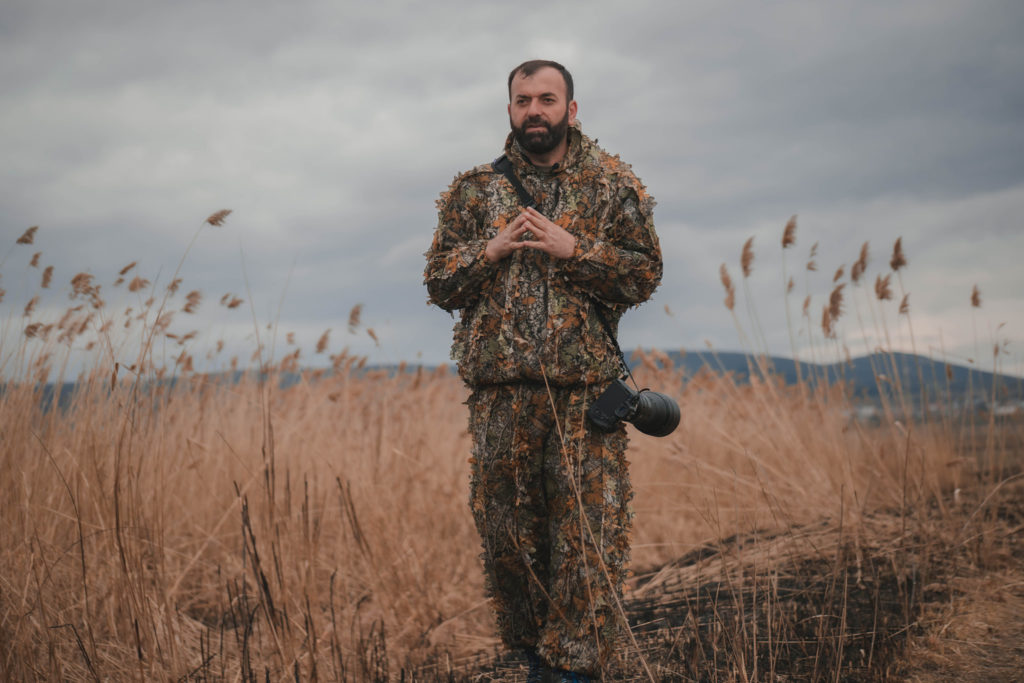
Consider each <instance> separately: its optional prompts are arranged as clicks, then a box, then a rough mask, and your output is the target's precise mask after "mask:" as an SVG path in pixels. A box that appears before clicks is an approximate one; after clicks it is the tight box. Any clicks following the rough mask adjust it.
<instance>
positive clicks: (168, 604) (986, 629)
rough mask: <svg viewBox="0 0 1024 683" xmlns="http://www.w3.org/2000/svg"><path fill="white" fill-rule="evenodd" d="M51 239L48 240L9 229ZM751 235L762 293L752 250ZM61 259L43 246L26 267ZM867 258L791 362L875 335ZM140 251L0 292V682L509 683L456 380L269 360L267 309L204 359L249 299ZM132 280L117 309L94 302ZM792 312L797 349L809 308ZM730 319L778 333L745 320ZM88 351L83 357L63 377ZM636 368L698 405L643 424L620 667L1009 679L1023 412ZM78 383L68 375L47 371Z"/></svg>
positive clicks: (790, 676) (731, 297)
mask: <svg viewBox="0 0 1024 683" xmlns="http://www.w3.org/2000/svg"><path fill="white" fill-rule="evenodd" d="M227 217H228V212H217V213H215V214H213V215H212V216H211V217H210V218H209V219H207V221H206V222H205V224H204V225H207V226H209V227H207V228H204V229H210V228H213V227H216V228H218V229H222V228H224V226H225V220H226V219H227ZM795 229H796V228H795V222H791V224H790V225H787V228H786V232H785V233H784V239H783V248H784V249H789V248H791V247H792V246H793V245H794V244H795V240H796V237H795ZM198 234H199V233H197V236H198ZM44 236H45V231H42V232H40V233H39V234H37V233H36V230H35V229H31V230H30V231H28V232H26V233H25V235H23V236H22V237H21V238H19V240H18V244H20V245H25V244H33V242H34V241H35V240H37V239H41V238H43V237H44ZM194 241H195V239H193V242H194ZM20 248H21V247H20V246H16V247H12V249H20ZM20 253H21V252H19V251H11V252H9V255H10V254H15V255H20ZM742 255H743V256H742V257H743V262H742V271H743V277H744V288H746V280H747V277H748V276H749V275H750V273H751V271H752V267H753V258H754V256H753V251H752V245H751V244H750V243H748V245H747V246H745V247H744V250H743V252H742ZM898 255H899V256H900V259H897V258H896V254H894V256H893V259H892V263H893V264H895V263H899V268H902V267H904V266H905V263H906V257H905V256H904V255H903V252H902V247H901V246H899V245H898ZM44 259H45V252H37V253H35V254H34V255H32V257H31V260H29V258H28V255H27V254H26V258H25V263H27V264H28V265H26V266H24V267H25V268H26V269H38V268H40V267H41V266H42V265H43V261H44ZM183 261H184V259H183ZM4 263H5V265H3V268H4V269H8V268H9V266H8V265H6V263H7V259H6V258H5V262H4ZM812 265H813V268H812V267H811V266H812ZM892 267H893V268H896V266H895V265H892ZM816 269H817V264H816V263H814V253H813V249H812V253H811V260H810V261H809V262H808V265H807V270H808V271H809V272H813V271H814V270H816ZM867 269H868V265H867V247H866V246H865V248H864V249H862V251H861V257H860V259H859V260H858V261H857V264H856V267H855V268H854V269H853V270H852V272H855V273H856V279H851V280H850V281H849V283H848V284H847V286H848V289H846V290H840V289H838V285H839V284H841V283H839V282H838V280H839V279H841V278H842V277H843V276H842V274H841V273H840V272H838V271H837V273H836V276H835V277H834V278H833V279H832V282H829V283H828V287H827V288H828V290H829V292H830V293H827V294H826V295H823V299H824V300H825V301H827V303H825V304H824V308H823V310H824V311H827V313H828V325H827V326H825V325H822V326H821V332H820V334H819V335H818V336H816V337H815V341H814V343H812V344H808V345H802V344H801V345H799V347H800V349H801V353H804V354H805V355H813V357H814V358H821V357H824V356H825V354H826V353H830V352H838V351H836V349H834V348H833V347H834V346H835V345H836V344H838V340H841V339H842V334H843V332H842V329H843V328H842V319H843V316H845V315H849V314H850V313H851V312H854V313H856V314H857V315H858V318H860V317H861V316H863V317H864V318H868V319H874V320H876V321H878V323H877V325H878V330H879V332H878V335H877V336H878V337H879V338H880V339H883V340H884V339H886V338H887V336H888V327H887V324H886V322H885V321H886V317H885V316H886V313H885V311H886V309H884V308H882V306H883V305H887V304H883V302H887V301H893V300H894V297H893V293H892V291H891V286H892V285H891V282H892V281H891V279H890V278H891V275H893V274H895V275H896V276H897V282H898V275H899V272H898V270H896V271H893V272H889V273H887V274H886V275H885V276H884V277H883V276H882V275H879V276H878V279H876V291H875V296H874V298H871V294H870V293H869V292H865V291H863V290H862V289H861V287H860V286H859V282H858V281H859V279H860V277H861V276H862V275H864V273H865V271H866V270H867ZM137 270H138V268H137V266H136V264H135V263H132V264H130V265H128V266H125V267H124V268H123V269H121V271H120V272H119V273H112V274H111V278H112V279H113V284H109V285H108V284H107V283H106V282H105V281H104V280H103V278H102V277H101V276H98V275H95V274H92V273H89V272H82V273H79V274H77V275H75V276H73V277H72V278H70V284H69V285H68V287H67V288H66V289H65V290H64V291H60V290H59V287H58V286H56V285H57V284H58V283H59V282H61V279H60V278H61V277H67V276H66V275H64V276H62V275H61V274H60V273H54V272H53V271H52V270H49V269H47V270H45V271H44V275H43V276H42V277H43V279H42V280H41V282H42V283H44V286H43V288H44V289H46V292H38V293H36V292H32V293H30V294H31V296H29V297H27V300H28V302H29V304H30V305H29V306H24V304H23V303H21V304H19V303H16V302H13V301H10V300H4V306H5V309H4V310H5V313H4V316H5V317H4V319H3V320H4V322H3V328H2V330H0V332H2V334H0V377H2V382H3V389H2V393H0V522H2V523H3V528H4V533H3V540H2V542H0V642H2V643H3V648H0V677H2V678H4V679H5V680H39V679H45V680H138V681H143V680H153V679H163V680H181V681H185V680H196V681H199V680H203V681H219V680H246V681H250V680H253V681H255V680H282V679H289V680H314V679H315V680H349V681H362V680H422V681H429V680H499V679H500V680H521V679H522V674H523V669H522V666H521V662H520V661H519V660H518V659H516V658H515V657H514V656H511V655H508V654H505V653H499V652H498V651H497V650H498V644H497V642H496V640H495V638H494V632H493V628H492V623H491V617H490V614H489V612H488V609H487V605H486V601H485V599H484V597H483V586H482V576H481V571H480V567H479V561H478V559H477V553H478V545H479V541H478V538H477V536H476V532H475V530H474V529H473V525H472V520H471V517H470V515H469V511H468V509H467V506H466V499H467V492H466V481H467V477H468V466H467V464H466V458H467V455H468V437H467V436H466V434H465V415H464V406H463V405H462V401H463V399H464V396H465V392H464V389H463V388H462V387H461V385H460V383H459V381H458V380H457V379H456V378H454V377H453V376H452V375H451V374H450V373H449V372H447V371H446V370H444V369H440V370H428V369H424V368H416V367H406V368H400V369H398V370H397V371H382V370H368V369H367V368H365V367H364V364H365V361H364V359H361V358H357V357H353V356H351V355H350V354H348V353H346V352H345V351H344V350H339V351H337V352H334V353H331V346H332V344H336V343H338V342H337V341H336V340H335V339H334V338H333V337H331V336H330V335H328V333H327V332H325V333H323V335H321V336H320V337H319V339H318V340H317V342H316V344H315V351H314V352H313V354H311V357H312V356H313V355H314V354H321V353H322V354H326V355H327V356H328V357H329V358H330V361H329V362H330V365H329V366H328V367H324V368H322V369H319V370H303V369H302V367H303V366H302V363H301V362H300V357H301V356H300V351H299V349H298V348H297V347H296V348H294V349H293V348H291V345H290V344H285V346H286V350H285V351H283V352H279V353H278V354H277V356H276V358H275V357H273V356H272V355H271V352H270V349H271V348H273V343H272V340H270V339H267V337H268V336H271V337H272V336H273V335H274V334H276V333H280V335H281V336H282V337H283V338H285V339H288V340H289V341H291V340H290V339H289V337H288V333H287V332H285V331H283V330H281V331H278V330H273V329H272V330H269V331H268V330H265V329H264V328H263V327H262V326H257V329H256V334H255V335H254V337H255V339H256V341H255V342H254V346H255V348H254V349H253V350H252V357H251V360H249V361H245V360H242V361H239V359H238V357H237V356H236V357H235V358H232V359H230V360H227V359H224V360H221V359H220V355H219V354H220V353H222V351H223V350H224V345H223V344H222V343H219V342H214V341H211V340H208V339H207V340H205V341H206V342H207V343H209V344H210V345H211V348H210V349H209V350H208V351H207V352H206V353H205V354H204V353H202V352H201V351H200V350H199V348H200V347H199V346H198V344H199V342H200V341H201V340H203V334H202V332H201V331H195V330H193V329H191V328H192V327H193V326H192V325H189V324H187V323H188V321H189V320H190V316H194V315H196V314H197V312H199V311H202V310H203V308H204V307H210V306H221V307H223V309H224V311H223V314H224V315H234V314H236V313H237V314H239V315H243V314H244V307H242V303H243V300H242V298H240V297H238V296H236V295H234V294H230V293H229V294H225V295H223V296H221V297H219V304H218V303H217V301H218V296H217V295H210V296H205V295H204V294H203V293H201V292H200V291H198V290H192V291H189V292H187V293H185V292H186V290H185V288H183V287H182V285H183V282H182V278H181V277H179V275H180V272H176V273H175V274H174V275H173V276H172V278H171V280H170V283H169V284H168V285H166V286H162V285H157V284H155V283H154V282H153V281H150V280H149V279H147V278H146V277H145V274H143V273H138V272H137ZM131 271H136V272H131ZM179 271H180V267H179ZM129 275H130V278H131V279H130V280H127V281H126V276H129ZM721 275H722V279H723V282H724V283H726V292H727V297H728V304H729V308H730V310H733V312H734V313H735V309H734V305H735V300H736V296H737V295H736V291H735V287H734V285H733V283H732V282H731V280H728V272H727V270H726V269H725V268H724V267H723V269H722V271H721ZM851 277H853V276H852V275H851ZM783 280H784V282H790V281H791V280H790V279H789V278H788V277H787V276H786V275H785V273H784V274H783ZM65 281H67V280H65ZM51 283H52V284H51ZM878 283H882V286H880V287H878V286H877V285H878ZM900 286H901V285H900ZM790 289H791V288H790V287H789V286H788V285H787V290H786V291H787V294H788V293H789V291H790ZM835 292H840V294H841V295H836V294H835ZM121 295H127V296H128V297H129V298H128V299H127V300H128V301H130V302H131V303H130V305H129V304H128V303H125V304H124V305H122V304H121V303H118V304H114V303H108V301H114V300H116V298H117V297H118V296H121ZM883 295H884V296H883ZM59 296H70V297H71V301H70V305H67V304H61V305H60V306H58V305H57V304H56V297H59ZM37 297H38V298H37ZM807 297H808V298H806V299H805V302H809V301H810V295H809V294H808V295H807ZM844 297H845V298H844ZM903 299H904V302H903V303H905V302H906V294H905V293H904V294H903ZM978 301H979V305H980V298H978ZM238 308H241V310H238V311H236V313H229V311H234V310H235V309H238ZM900 308H901V309H904V308H905V306H901V307H900ZM804 311H805V316H804V325H805V327H804V331H802V332H793V334H794V339H796V338H797V337H798V336H799V335H807V336H808V337H809V336H810V334H811V328H812V327H816V326H817V323H815V325H814V326H812V325H811V313H810V305H809V304H807V303H805V305H804ZM890 314H891V312H890ZM361 315H362V309H361V307H356V308H354V309H353V310H352V313H351V315H350V316H349V320H348V321H347V324H348V328H349V332H350V333H355V332H357V331H359V329H360V328H361V325H362V322H361ZM895 315H896V316H903V318H902V319H908V318H909V309H906V310H902V311H900V312H897V313H895ZM787 316H788V310H787ZM737 325H739V320H738V319H737ZM739 329H740V334H741V337H743V338H745V339H747V340H748V341H750V340H756V339H759V338H761V337H762V336H763V335H762V334H761V333H760V332H759V331H758V330H757V329H756V323H755V326H754V328H753V329H751V330H749V331H748V330H746V329H744V328H743V327H740V328H739ZM790 329H793V328H792V326H791V328H790ZM365 332H366V333H367V334H371V330H369V329H366V330H365ZM371 336H373V337H374V338H375V339H376V336H375V335H372V334H371ZM752 345H753V346H755V347H756V343H755V344H752ZM797 346H798V345H797V344H796V343H794V349H796V348H797ZM836 348H838V347H836ZM829 349H832V351H829ZM84 352H89V353H91V354H92V355H91V356H90V359H91V360H90V362H89V363H88V364H87V365H86V366H85V367H84V369H83V370H82V372H81V373H80V374H76V375H75V376H73V377H67V376H66V374H67V368H68V367H69V365H68V363H69V359H70V358H71V357H72V354H81V353H84ZM996 352H997V354H998V345H997V346H996ZM794 355H797V354H796V351H795V352H794ZM754 358H755V359H756V354H755V356H754ZM639 361H640V367H638V369H637V371H636V372H637V375H638V379H639V380H640V381H641V383H642V384H643V385H645V386H650V387H652V388H655V389H658V390H662V391H668V392H670V393H672V394H673V395H675V396H678V398H679V400H680V405H681V408H682V415H683V422H682V424H681V427H680V429H679V430H678V431H677V432H676V433H674V434H673V435H672V436H670V437H667V438H664V439H655V438H652V437H645V436H643V435H640V434H636V433H634V434H633V437H632V438H633V444H632V447H631V450H630V453H629V457H630V460H631V461H632V468H631V476H632V478H633V483H634V486H635V489H636V498H635V500H634V507H635V511H636V521H635V534H634V553H633V560H634V561H633V566H634V567H635V571H636V576H635V578H634V580H633V581H632V582H631V585H630V590H629V593H628V595H627V604H626V606H625V614H624V617H625V618H626V619H627V620H628V622H629V623H630V624H631V628H632V633H633V635H634V636H635V638H636V646H635V647H634V646H633V645H632V644H630V643H626V642H624V643H623V646H622V648H621V656H620V658H619V660H618V661H616V662H615V663H614V667H613V669H612V670H611V671H609V672H607V676H606V678H607V679H609V680H650V678H652V677H653V678H655V679H656V680H665V681H674V680H679V681H689V680H700V681H753V680H764V681H786V680H832V681H834V680H851V681H852V680H884V679H894V678H895V679H898V678H900V677H903V678H907V679H909V680H921V681H925V680H941V679H942V676H943V675H946V673H948V672H954V673H955V672H968V673H969V674H970V675H968V676H967V677H968V678H969V677H970V676H973V675H975V673H976V674H977V676H979V677H981V678H989V677H990V676H994V677H995V679H998V676H999V675H1001V674H1000V672H1008V671H1011V670H1012V668H1011V667H1012V666H1014V665H1018V669H1019V664H1020V651H1019V645H1018V644H1017V643H1019V642H1020V640H1019V638H1017V634H1019V632H1020V628H1021V625H1020V621H1019V617H1018V618H1015V617H1014V615H1015V614H1017V615H1019V613H1020V612H1019V611H1017V610H1016V608H1017V607H1018V606H1019V605H1020V602H1021V599H1022V597H1021V595H1022V594H1021V585H1022V584H1021V578H1020V566H1021V554H1020V553H1021V542H1020V531H1021V524H1022V521H1021V514H1022V507H1024V506H1022V499H1021V488H1020V479H1019V474H1018V472H1019V471H1020V469H1019V468H1020V443H1021V424H1020V423H1019V422H1017V421H1015V420H1014V419H1012V418H997V417H996V416H994V415H992V414H985V413H974V412H970V413H968V412H963V411H961V412H956V411H952V410H951V411H949V412H948V413H942V414H941V416H940V417H938V418H930V419H923V420H921V421H918V422H907V421H900V420H899V419H897V418H896V415H897V414H906V411H902V413H901V408H902V406H900V405H899V404H900V402H901V401H904V400H909V398H908V397H905V396H903V395H902V394H900V393H899V392H896V393H895V394H891V395H894V396H895V399H893V400H892V401H891V402H889V403H887V404H885V405H883V406H882V410H883V420H882V424H880V425H874V426H869V425H865V424H862V423H859V422H857V421H856V420H855V419H853V418H852V417H851V413H852V411H851V405H850V399H849V397H848V396H847V394H846V392H845V391H844V388H843V387H841V386H834V387H831V388H827V389H826V388H821V387H817V388H815V387H813V386H812V385H811V384H810V383H807V382H802V383H800V384H798V385H796V386H783V385H782V384H781V383H780V382H778V381H777V380H776V379H775V378H773V377H772V376H771V375H770V373H768V372H767V371H766V370H767V368H759V367H757V363H758V361H756V360H753V361H752V363H753V365H754V367H753V370H754V372H753V373H752V375H753V378H754V379H753V380H752V381H750V382H748V383H743V384H741V383H738V382H736V381H734V380H733V378H731V377H729V376H723V375H721V374H717V373H712V372H707V373H702V374H699V375H698V376H696V377H684V376H683V375H682V374H681V371H679V370H678V369H676V368H673V367H671V366H670V365H668V364H667V363H666V359H665V357H664V355H663V354H659V353H655V352H651V353H648V354H644V355H642V356H641V357H640V358H639ZM197 368H200V369H203V371H202V372H199V371H197ZM209 370H219V371H220V372H219V373H218V372H211V371H209ZM884 371H885V368H880V369H879V373H880V374H883V373H884ZM64 381H73V382H74V390H73V393H68V394H62V393H60V392H59V391H58V392H56V393H54V392H53V391H52V389H49V388H48V386H52V385H53V384H54V383H56V384H57V386H60V385H61V383H63V382H64ZM990 627H991V628H990ZM998 648H1001V649H999V652H1001V653H1002V654H1000V655H991V654H989V655H988V656H985V657H981V654H982V653H984V652H991V651H993V649H998ZM971 667H973V668H971ZM984 667H987V668H984ZM647 672H650V674H648V673H647ZM971 672H975V673H971ZM983 674H984V675H983ZM950 675H952V674H950ZM929 676H931V678H929ZM1007 680H1011V679H1007Z"/></svg>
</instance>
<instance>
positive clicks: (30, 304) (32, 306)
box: [24, 296, 39, 318]
mask: <svg viewBox="0 0 1024 683" xmlns="http://www.w3.org/2000/svg"><path fill="white" fill-rule="evenodd" d="M38 303H39V297H38V296H34V297H32V298H31V299H29V302H28V303H27V304H25V313H24V315H25V317H26V318H27V317H28V316H30V315H32V311H34V310H35V308H36V304H38Z"/></svg>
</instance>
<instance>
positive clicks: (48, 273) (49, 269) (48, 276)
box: [40, 266, 53, 289]
mask: <svg viewBox="0 0 1024 683" xmlns="http://www.w3.org/2000/svg"><path fill="white" fill-rule="evenodd" d="M51 281H53V266H46V269H45V270H43V281H42V283H41V284H40V286H41V287H42V288H43V289H48V288H49V286H50V282H51Z"/></svg>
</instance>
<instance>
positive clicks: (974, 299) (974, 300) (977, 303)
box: [971, 285, 981, 308]
mask: <svg viewBox="0 0 1024 683" xmlns="http://www.w3.org/2000/svg"><path fill="white" fill-rule="evenodd" d="M971 306H973V307H974V308H981V292H980V291H979V290H978V285H974V288H973V289H972V290H971Z"/></svg>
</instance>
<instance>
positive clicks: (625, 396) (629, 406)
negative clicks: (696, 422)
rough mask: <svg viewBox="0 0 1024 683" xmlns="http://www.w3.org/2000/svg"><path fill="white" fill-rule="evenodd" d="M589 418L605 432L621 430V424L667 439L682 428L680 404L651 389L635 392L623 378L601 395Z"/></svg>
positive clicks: (589, 412) (592, 407)
mask: <svg viewBox="0 0 1024 683" xmlns="http://www.w3.org/2000/svg"><path fill="white" fill-rule="evenodd" d="M587 415H588V416H589V417H590V421H591V422H593V423H594V425H596V426H597V428H598V429H602V430H604V431H606V432H610V431H612V430H613V429H615V428H616V427H618V426H619V421H621V420H624V421H626V422H629V423H631V424H632V425H633V426H634V427H636V428H637V429H639V430H640V431H641V432H643V433H644V434H650V435H651V436H668V435H669V434H671V433H672V432H673V431H675V428H676V427H677V426H679V404H678V403H676V402H675V401H674V400H673V399H672V398H671V397H670V396H666V395H665V394H661V393H658V392H657V391H651V390H650V389H641V390H640V391H634V390H633V389H631V388H630V387H629V385H628V384H626V383H625V382H624V381H622V379H621V378H616V379H615V380H613V381H612V383H611V384H609V385H608V388H607V389H605V390H604V391H603V392H601V395H600V396H598V397H597V400H596V401H594V403H592V404H591V406H590V408H589V410H587Z"/></svg>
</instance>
